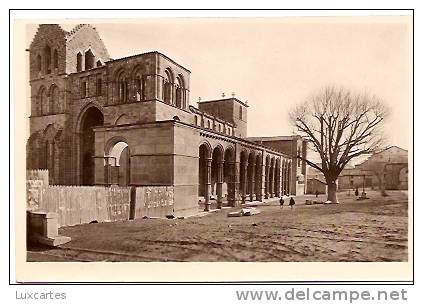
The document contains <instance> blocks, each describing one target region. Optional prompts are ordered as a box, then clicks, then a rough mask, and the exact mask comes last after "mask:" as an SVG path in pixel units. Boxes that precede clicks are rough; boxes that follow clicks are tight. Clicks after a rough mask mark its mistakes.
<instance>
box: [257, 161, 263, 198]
mask: <svg viewBox="0 0 423 304" xmlns="http://www.w3.org/2000/svg"><path fill="white" fill-rule="evenodd" d="M256 168H259V172H257V176H256V177H257V178H258V179H259V180H258V181H257V184H256V187H257V192H256V200H258V201H260V202H262V201H263V164H262V163H256Z"/></svg>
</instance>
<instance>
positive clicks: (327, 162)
mask: <svg viewBox="0 0 423 304" xmlns="http://www.w3.org/2000/svg"><path fill="white" fill-rule="evenodd" d="M388 112H389V111H388V108H387V107H386V106H385V105H384V104H383V102H382V101H381V100H380V99H379V98H377V97H376V96H370V95H369V94H358V93H354V92H352V91H350V90H347V89H344V88H339V87H325V88H324V89H322V90H321V91H320V92H318V93H317V94H315V95H313V96H312V97H311V98H309V99H307V100H305V101H304V102H303V103H301V104H299V105H297V106H296V107H295V108H293V109H292V111H291V112H290V113H289V117H290V121H291V123H292V124H293V125H294V126H295V127H296V128H297V129H298V132H299V134H300V135H302V136H304V137H305V139H306V140H308V141H309V143H310V144H309V147H310V149H311V150H313V151H315V152H317V153H318V154H319V156H320V158H321V165H320V164H318V163H317V162H313V161H312V160H310V159H304V158H302V157H301V155H298V156H297V158H299V159H302V160H304V161H305V162H306V163H307V164H308V165H309V166H311V167H313V168H316V169H317V170H319V171H321V172H322V173H323V175H324V176H325V179H326V183H327V185H328V200H329V201H332V202H338V200H337V195H336V190H337V187H336V180H337V179H338V176H339V174H340V173H341V172H342V170H343V169H344V167H345V165H346V164H347V163H348V162H350V161H351V160H352V159H353V158H356V157H358V156H360V155H362V154H368V153H373V152H375V151H378V150H379V149H380V148H381V147H382V145H383V143H384V136H383V132H382V130H381V126H382V122H383V121H384V120H385V119H386V118H387V116H388ZM307 158H310V157H307Z"/></svg>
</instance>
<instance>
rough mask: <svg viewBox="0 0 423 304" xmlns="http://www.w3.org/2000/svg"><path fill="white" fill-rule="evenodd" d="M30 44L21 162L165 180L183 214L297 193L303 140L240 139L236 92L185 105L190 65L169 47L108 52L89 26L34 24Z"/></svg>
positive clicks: (108, 180)
mask: <svg viewBox="0 0 423 304" xmlns="http://www.w3.org/2000/svg"><path fill="white" fill-rule="evenodd" d="M27 51H28V52H29V63H30V67H29V75H30V77H29V78H30V86H31V114H30V118H29V120H30V137H29V139H28V143H27V168H28V169H48V171H49V180H50V183H51V184H57V185H86V186H90V185H104V186H110V185H120V186H157V185H160V186H163V185H166V186H171V187H173V189H174V208H175V210H174V211H175V213H177V214H181V215H184V214H191V213H192V212H193V211H194V210H198V202H199V200H200V201H201V202H202V203H203V204H204V206H205V209H206V210H209V209H210V208H211V205H212V203H213V204H215V205H216V207H217V208H220V207H221V206H222V205H224V204H227V205H229V206H236V205H238V204H240V203H241V202H245V201H254V200H258V201H262V200H263V199H265V198H270V197H275V196H280V195H282V194H284V193H285V194H294V195H295V194H302V193H304V191H305V189H304V187H305V183H304V180H306V165H305V163H304V162H302V161H299V158H297V157H296V156H297V155H299V154H300V155H301V156H302V157H305V156H306V151H307V146H306V143H305V142H304V141H303V140H302V139H301V138H300V137H299V136H277V137H255V138H249V137H247V112H248V105H247V104H246V103H244V102H243V101H241V100H239V99H237V98H235V97H230V98H224V97H222V98H220V99H216V100H209V101H201V102H199V103H198V106H197V107H194V106H192V105H190V104H189V94H190V74H191V72H190V71H189V70H188V69H187V68H185V67H183V66H181V65H180V64H178V63H176V62H175V61H173V60H172V59H170V58H169V57H167V56H166V55H163V54H161V53H159V52H148V53H143V54H139V55H134V56H130V57H125V58H119V59H111V58H110V56H109V54H108V51H107V49H106V47H105V45H104V43H103V41H102V40H101V37H100V36H99V34H98V32H97V31H96V29H95V28H94V27H93V26H91V25H87V24H83V25H78V26H76V27H75V28H74V29H73V30H72V31H69V32H67V31H65V30H63V29H62V28H61V27H60V26H59V25H55V24H45V25H40V26H39V28H38V31H37V33H36V35H35V37H34V39H33V41H32V43H31V45H30V47H29V49H28V50H27Z"/></svg>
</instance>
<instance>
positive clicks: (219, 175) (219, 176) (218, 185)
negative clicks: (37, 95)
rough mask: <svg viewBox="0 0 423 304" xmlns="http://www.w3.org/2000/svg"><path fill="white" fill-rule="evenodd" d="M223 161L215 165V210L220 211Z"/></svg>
mask: <svg viewBox="0 0 423 304" xmlns="http://www.w3.org/2000/svg"><path fill="white" fill-rule="evenodd" d="M223 164H224V162H223V161H220V162H219V163H218V164H217V183H216V193H217V208H218V209H222V184H223Z"/></svg>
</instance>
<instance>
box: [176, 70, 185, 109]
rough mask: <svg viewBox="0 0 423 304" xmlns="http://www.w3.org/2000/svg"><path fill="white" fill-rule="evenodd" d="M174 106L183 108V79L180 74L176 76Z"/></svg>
mask: <svg viewBox="0 0 423 304" xmlns="http://www.w3.org/2000/svg"><path fill="white" fill-rule="evenodd" d="M175 103H176V106H177V107H178V108H181V109H185V81H184V77H183V76H182V75H181V74H178V76H176V102H175Z"/></svg>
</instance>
